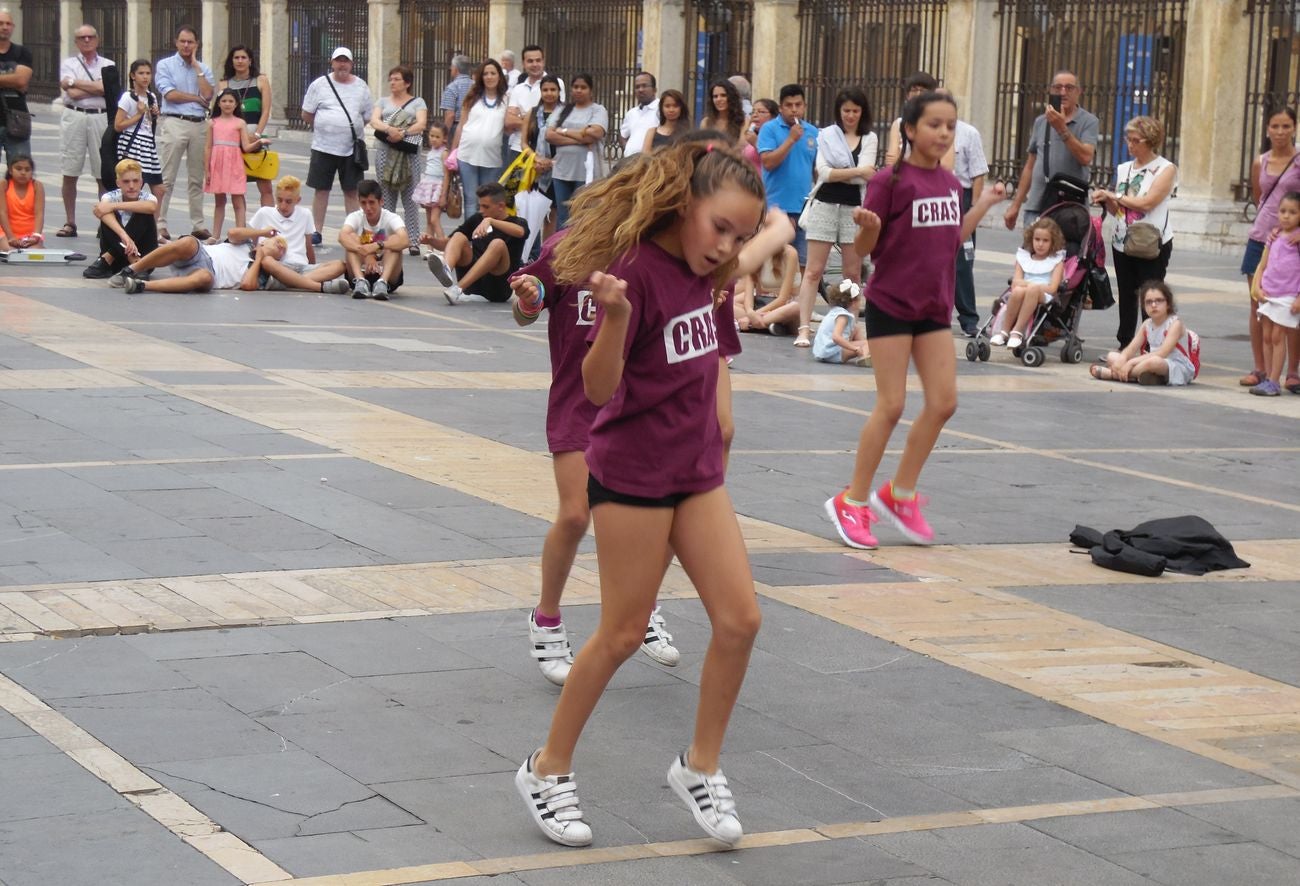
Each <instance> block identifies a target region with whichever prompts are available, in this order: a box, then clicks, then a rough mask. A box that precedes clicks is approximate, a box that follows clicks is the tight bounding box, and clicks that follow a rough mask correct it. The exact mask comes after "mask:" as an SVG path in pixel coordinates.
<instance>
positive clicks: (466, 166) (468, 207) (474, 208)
mask: <svg viewBox="0 0 1300 886" xmlns="http://www.w3.org/2000/svg"><path fill="white" fill-rule="evenodd" d="M500 175H501V171H500V170H499V169H497V168H496V167H495V166H475V165H474V164H473V163H466V162H465V161H464V160H462V161H460V181H461V184H462V185H464V187H465V217H466V218H468V217H469V216H471V215H473V214H474V213H476V212H478V195H477V194H476V193H475V191H477V190H478V188H479V185H486V184H490V183H491V182H494V181H496V180H497V178H498V177H499V176H500Z"/></svg>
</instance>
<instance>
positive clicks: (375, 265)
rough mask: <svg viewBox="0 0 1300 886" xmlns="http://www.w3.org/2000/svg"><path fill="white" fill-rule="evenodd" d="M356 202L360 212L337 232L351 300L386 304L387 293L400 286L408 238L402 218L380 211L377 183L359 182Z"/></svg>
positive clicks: (381, 196)
mask: <svg viewBox="0 0 1300 886" xmlns="http://www.w3.org/2000/svg"><path fill="white" fill-rule="evenodd" d="M357 199H358V200H359V201H360V202H361V208H360V209H358V210H357V211H356V212H353V213H352V214H351V215H349V216H348V217H347V218H345V219H344V220H343V227H342V228H341V229H340V230H339V245H340V246H342V247H343V249H344V250H345V251H346V252H347V255H345V256H344V261H345V262H346V263H347V268H348V279H349V282H350V283H351V284H352V297H353V298H371V297H373V298H375V299H376V300H378V301H388V295H389V293H391V292H396V291H397V287H399V286H401V285H402V279H403V278H402V253H404V252H405V251H406V247H408V246H410V245H411V236H410V234H408V233H407V232H406V222H404V221H402V217H401V216H400V215H398V214H397V213H395V212H389V211H388V210H387V209H385V208H384V198H383V192H382V191H380V189H379V182H377V181H374V180H373V179H366V180H365V181H363V182H362V183H361V184H360V185H358V186H357Z"/></svg>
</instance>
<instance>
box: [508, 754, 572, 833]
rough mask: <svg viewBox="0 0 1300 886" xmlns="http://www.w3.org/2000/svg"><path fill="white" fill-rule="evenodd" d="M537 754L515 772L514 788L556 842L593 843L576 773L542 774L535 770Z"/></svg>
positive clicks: (530, 755)
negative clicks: (540, 775)
mask: <svg viewBox="0 0 1300 886" xmlns="http://www.w3.org/2000/svg"><path fill="white" fill-rule="evenodd" d="M536 756H537V752H536V751H533V753H531V754H529V755H528V759H527V760H525V761H524V765H522V766H520V767H519V771H518V772H516V773H515V787H516V788H518V789H519V796H521V797H523V798H524V802H525V803H526V804H528V812H529V814H530V815H532V817H533V821H534V822H536V823H537V826H538V827H539V828H541V829H542V833H543V834H545V835H546V836H547V837H548V838H550V839H552V840H554V841H555V842H556V843H559V844H561V845H563V846H586V845H588V844H589V843H591V826H590V825H588V824H587V823H586V822H585V821H583V820H582V808H581V807H580V806H579V805H578V783H577V782H576V781H574V780H573V773H572V772H570V773H569V774H568V775H548V776H546V777H544V778H542V777H539V776H538V775H537V774H536V773H534V772H533V759H534V758H535V757H536Z"/></svg>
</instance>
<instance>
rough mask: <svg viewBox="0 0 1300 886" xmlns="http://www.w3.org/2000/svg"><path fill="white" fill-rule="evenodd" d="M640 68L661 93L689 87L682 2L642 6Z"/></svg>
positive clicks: (651, 1) (655, 0) (656, 0)
mask: <svg viewBox="0 0 1300 886" xmlns="http://www.w3.org/2000/svg"><path fill="white" fill-rule="evenodd" d="M641 23H642V24H641V33H642V35H643V37H642V43H641V50H642V51H641V54H642V63H641V67H642V68H643V69H645V70H647V71H649V72H650V73H651V74H654V75H655V79H656V80H657V81H658V83H659V91H660V92H662V91H664V90H665V89H683V88H685V83H686V65H687V64H688V62H689V58H688V55H687V52H686V10H685V4H684V3H683V2H682V0H645V2H644V3H642V5H641Z"/></svg>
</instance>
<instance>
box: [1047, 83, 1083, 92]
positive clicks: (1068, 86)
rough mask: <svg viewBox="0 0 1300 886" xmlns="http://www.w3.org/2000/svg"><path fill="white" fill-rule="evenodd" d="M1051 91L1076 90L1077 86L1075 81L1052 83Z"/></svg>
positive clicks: (1077, 89)
mask: <svg viewBox="0 0 1300 886" xmlns="http://www.w3.org/2000/svg"><path fill="white" fill-rule="evenodd" d="M1051 90H1052V92H1078V91H1079V86H1078V84H1076V83H1053V84H1052V86H1051Z"/></svg>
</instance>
